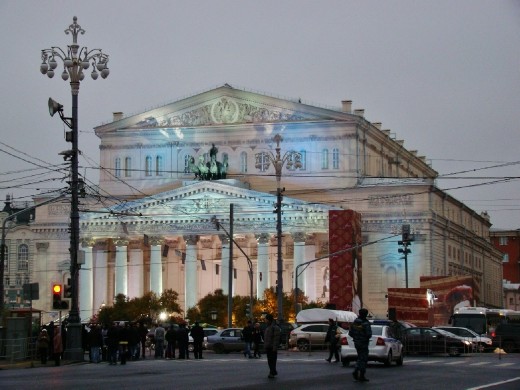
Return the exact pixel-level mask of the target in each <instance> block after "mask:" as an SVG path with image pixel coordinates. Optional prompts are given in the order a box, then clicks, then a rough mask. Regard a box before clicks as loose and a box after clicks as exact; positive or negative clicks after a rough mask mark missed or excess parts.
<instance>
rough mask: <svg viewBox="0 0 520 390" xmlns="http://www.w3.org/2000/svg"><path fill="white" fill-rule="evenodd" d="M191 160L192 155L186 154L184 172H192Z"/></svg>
mask: <svg viewBox="0 0 520 390" xmlns="http://www.w3.org/2000/svg"><path fill="white" fill-rule="evenodd" d="M190 161H192V157H191V156H190V155H189V154H185V155H184V173H190V172H191V170H190ZM193 164H195V159H193Z"/></svg>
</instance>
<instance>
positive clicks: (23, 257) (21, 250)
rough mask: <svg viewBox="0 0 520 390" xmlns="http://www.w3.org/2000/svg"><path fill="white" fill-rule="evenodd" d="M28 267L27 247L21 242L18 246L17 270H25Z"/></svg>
mask: <svg viewBox="0 0 520 390" xmlns="http://www.w3.org/2000/svg"><path fill="white" fill-rule="evenodd" d="M28 269H29V247H28V246H27V245H26V244H21V245H20V246H19V247H18V271H27V270H28Z"/></svg>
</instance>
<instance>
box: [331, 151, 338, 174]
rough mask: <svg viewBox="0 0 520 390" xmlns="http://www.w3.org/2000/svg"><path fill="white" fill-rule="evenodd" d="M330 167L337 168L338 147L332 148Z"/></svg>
mask: <svg viewBox="0 0 520 390" xmlns="http://www.w3.org/2000/svg"><path fill="white" fill-rule="evenodd" d="M332 169H339V149H338V148H334V149H332Z"/></svg>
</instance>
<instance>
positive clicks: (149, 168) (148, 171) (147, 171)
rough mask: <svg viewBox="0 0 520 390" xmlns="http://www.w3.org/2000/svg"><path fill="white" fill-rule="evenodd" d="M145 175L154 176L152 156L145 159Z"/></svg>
mask: <svg viewBox="0 0 520 390" xmlns="http://www.w3.org/2000/svg"><path fill="white" fill-rule="evenodd" d="M144 175H145V176H152V157H151V156H146V158H145V160H144Z"/></svg>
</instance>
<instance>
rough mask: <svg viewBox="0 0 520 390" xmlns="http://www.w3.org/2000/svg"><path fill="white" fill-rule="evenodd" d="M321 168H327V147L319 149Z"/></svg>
mask: <svg viewBox="0 0 520 390" xmlns="http://www.w3.org/2000/svg"><path fill="white" fill-rule="evenodd" d="M321 169H329V149H323V150H322V151H321Z"/></svg>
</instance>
